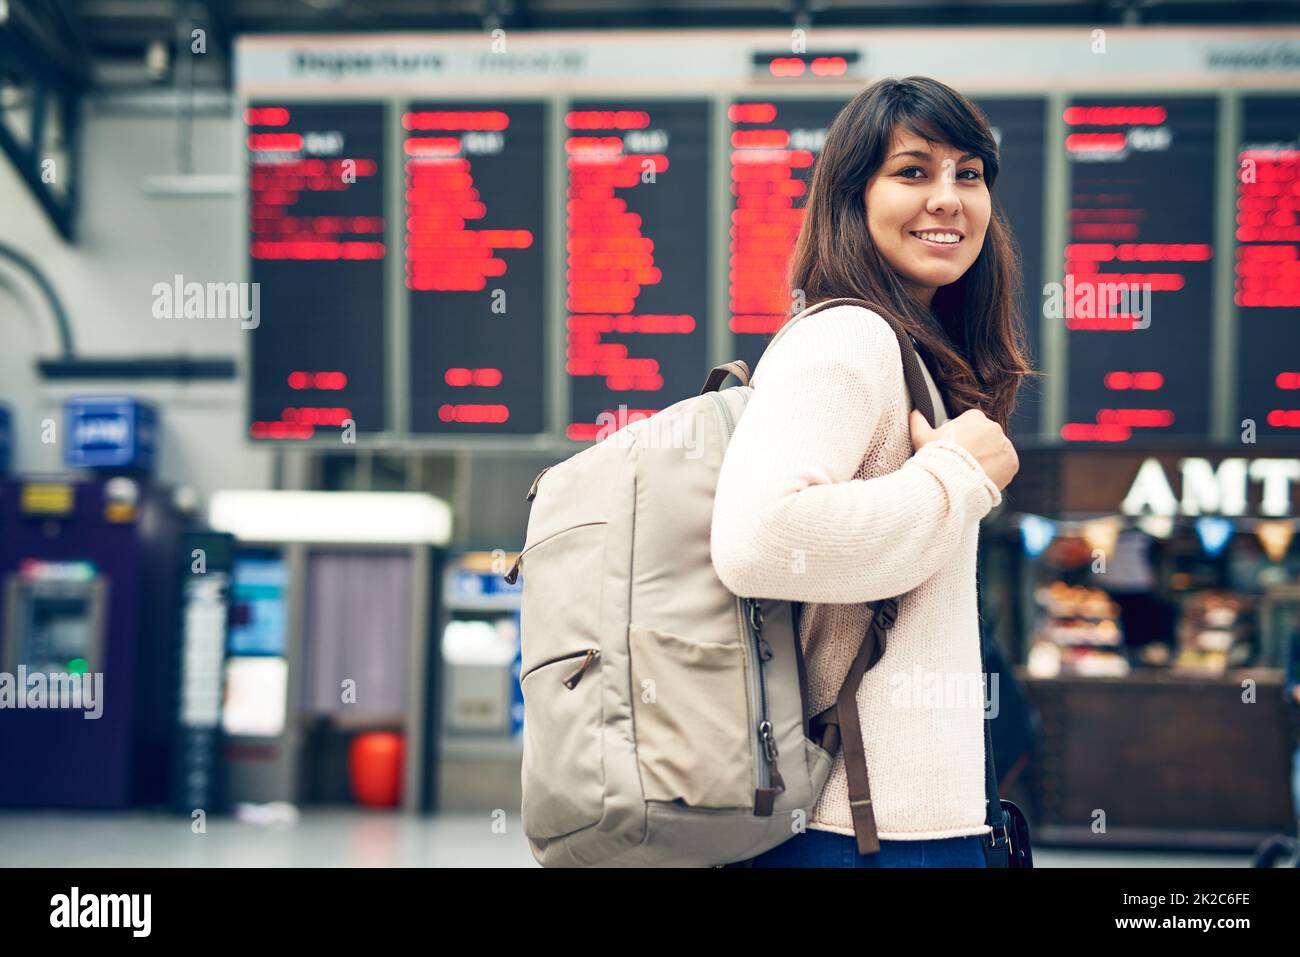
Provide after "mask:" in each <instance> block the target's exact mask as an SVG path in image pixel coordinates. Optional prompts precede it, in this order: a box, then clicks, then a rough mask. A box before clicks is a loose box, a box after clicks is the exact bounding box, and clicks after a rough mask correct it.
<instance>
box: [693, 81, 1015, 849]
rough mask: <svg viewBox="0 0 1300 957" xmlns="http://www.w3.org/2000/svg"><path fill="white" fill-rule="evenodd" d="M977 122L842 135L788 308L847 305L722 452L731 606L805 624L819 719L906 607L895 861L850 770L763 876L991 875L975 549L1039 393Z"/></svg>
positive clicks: (882, 92)
mask: <svg viewBox="0 0 1300 957" xmlns="http://www.w3.org/2000/svg"><path fill="white" fill-rule="evenodd" d="M997 173H998V150H997V145H996V144H995V142H994V140H993V136H992V134H991V132H990V131H989V127H988V122H987V120H986V119H985V117H984V115H983V113H982V112H981V111H980V110H979V108H978V107H976V106H975V105H974V104H973V103H971V102H970V101H969V100H967V99H966V98H965V97H963V96H962V95H960V94H959V93H957V92H956V91H954V90H952V89H951V88H949V87H947V86H945V85H944V84H942V83H939V82H936V81H934V80H931V79H928V78H925V77H911V78H908V79H905V80H882V81H881V82H879V83H876V84H875V85H873V86H871V87H870V88H868V89H866V90H864V91H863V92H862V93H860V94H859V95H858V96H857V97H856V98H855V99H854V100H853V101H852V102H851V103H849V104H848V105H847V106H846V107H845V108H844V109H843V110H842V111H841V112H840V114H839V115H838V116H837V117H836V119H835V122H834V123H833V124H832V125H831V128H830V131H829V132H828V134H827V137H826V143H825V147H824V148H823V150H822V153H821V156H820V157H819V158H818V161H817V166H816V169H815V171H814V174H813V178H812V184H811V187H810V190H809V194H808V200H807V203H806V205H805V215H804V221H803V226H802V229H801V232H800V234H799V239H798V242H797V244H796V247H795V251H794V256H793V258H792V260H791V265H790V271H789V275H788V277H787V279H788V283H789V286H790V290H791V295H792V299H794V300H795V301H797V302H801V303H804V302H806V303H807V304H808V305H813V304H816V303H818V302H821V301H823V300H826V299H834V298H840V297H854V298H860V299H865V300H867V301H869V302H871V303H872V304H873V305H875V306H876V307H877V308H876V309H875V310H868V309H864V308H862V307H859V306H850V305H846V306H833V307H829V308H826V309H824V310H822V311H821V312H818V313H816V314H814V315H811V316H807V317H804V318H802V319H800V320H799V321H798V322H796V323H795V324H794V325H793V326H792V327H791V328H789V329H788V330H785V331H784V333H783V334H782V335H781V339H780V341H779V342H776V343H774V344H773V345H772V348H771V349H770V350H769V351H768V353H767V354H766V355H765V356H764V358H763V361H762V362H760V364H759V366H758V368H757V370H756V371H755V375H754V378H753V383H752V384H753V386H754V394H753V396H752V397H751V399H750V402H749V406H748V408H747V409H746V411H745V414H744V416H743V417H742V418H741V420H740V423H739V424H738V426H737V428H736V431H735V434H734V437H733V438H732V441H731V444H730V446H729V447H728V450H727V456H726V460H725V462H724V464H723V467H722V472H721V475H720V477H719V482H718V487H717V497H716V500H715V511H714V518H713V528H712V542H711V546H712V552H713V562H714V567H715V569H716V570H717V573H718V575H719V577H720V578H721V580H722V582H723V583H724V584H725V585H726V586H727V587H728V588H730V589H731V590H732V591H733V592H735V593H736V594H739V595H747V596H752V597H762V598H779V599H786V600H791V601H800V602H803V603H804V604H803V606H802V608H803V610H802V614H801V617H800V627H801V636H802V639H803V647H804V655H805V660H806V663H807V675H808V690H809V698H810V701H809V703H808V704H809V708H810V711H809V714H810V715H812V714H817V713H818V712H821V711H822V710H824V709H825V708H827V707H829V706H830V705H832V704H834V701H835V697H836V694H837V692H838V691H839V688H840V685H841V684H842V683H843V680H844V678H845V676H846V675H847V673H848V670H849V666H850V664H851V663H852V661H853V658H854V656H855V655H856V653H857V651H858V648H859V646H860V644H861V642H862V640H863V636H864V635H865V634H866V630H867V624H868V622H869V618H870V612H869V611H868V609H867V607H866V605H865V603H866V602H870V601H874V600H877V599H882V598H890V597H894V596H901V598H900V601H899V606H898V611H897V619H896V624H895V625H894V627H893V629H892V630H890V631H889V633H888V639H887V642H886V650H885V653H884V655H883V656H882V657H881V659H880V660H879V662H878V663H877V664H876V665H875V667H873V668H872V669H871V670H869V671H868V672H867V673H866V675H865V676H864V677H863V679H862V683H861V685H860V686H859V688H858V691H857V704H858V710H859V714H860V717H861V726H862V735H863V739H864V741H863V744H864V747H865V751H866V756H867V768H868V770H869V773H870V778H871V798H872V803H873V809H874V812H875V819H876V826H877V835H878V837H879V840H880V851H879V853H876V854H867V855H861V854H858V852H857V845H856V842H855V840H854V837H853V833H854V832H853V822H852V818H851V816H850V809H849V797H848V785H847V778H846V775H845V766H844V757H843V752H842V750H841V751H840V753H839V754H837V755H836V756H835V761H834V763H833V765H832V768H831V773H830V777H829V779H828V780H827V783H826V786H825V788H824V789H823V791H822V793H821V796H820V799H819V800H818V802H817V804H816V806H815V807H814V809H813V811H812V813H811V815H810V817H809V820H808V822H807V826H806V829H805V830H803V832H802V833H797V834H796V835H795V836H794V837H792V838H791V839H790V840H788V841H786V842H785V843H784V844H782V845H780V846H779V847H777V848H775V849H773V850H771V851H769V852H767V853H766V854H762V855H760V856H758V857H756V858H754V859H753V861H752V864H753V865H754V866H760V867H762V866H777V867H780V866H846V867H889V866H967V867H982V866H983V864H984V857H983V852H982V849H981V843H980V839H981V837H982V836H983V835H985V834H987V833H988V830H989V828H988V826H987V825H986V824H985V823H984V821H985V807H984V804H985V798H984V727H983V724H982V721H983V707H982V701H981V700H976V699H977V697H978V696H970V695H962V696H955V697H956V699H958V700H954V696H952V695H941V696H939V698H940V700H935V698H936V695H935V694H934V693H933V690H932V689H933V688H934V687H936V686H937V687H941V688H945V687H946V688H950V687H953V682H952V681H949V680H947V679H954V678H955V679H960V681H961V682H962V683H964V684H965V685H966V686H969V685H970V684H971V681H972V679H974V680H979V679H980V677H981V675H980V647H979V642H980V623H979V616H978V612H977V608H976V591H975V584H976V582H975V574H976V561H975V560H976V543H977V539H978V533H979V523H980V520H981V519H982V518H983V517H984V516H985V515H986V514H988V512H989V511H990V510H991V509H993V508H994V507H995V506H997V505H998V504H999V502H1000V501H1001V499H1002V494H1001V490H1002V489H1003V488H1005V487H1006V485H1007V483H1009V482H1010V481H1011V479H1012V477H1013V476H1014V475H1015V473H1016V470H1017V468H1018V467H1019V462H1018V460H1017V457H1016V452H1015V449H1014V448H1013V446H1012V444H1011V442H1010V441H1009V439H1008V438H1007V435H1006V429H1007V421H1008V418H1009V416H1010V414H1011V411H1012V408H1013V406H1014V403H1015V395H1016V390H1017V388H1018V386H1019V384H1020V381H1021V379H1022V378H1023V377H1025V376H1026V375H1031V374H1033V373H1032V371H1031V369H1030V367H1029V364H1028V362H1027V361H1026V358H1025V348H1024V344H1023V343H1024V336H1023V325H1022V321H1021V318H1020V316H1019V310H1018V308H1017V302H1018V299H1019V295H1020V289H1019V273H1018V265H1017V263H1016V257H1015V252H1014V247H1013V245H1012V241H1011V234H1010V229H1009V227H1008V226H1007V223H1006V220H1005V218H1004V217H1003V215H1002V213H1001V210H1000V208H999V207H998V205H997V204H996V202H995V200H994V195H993V193H992V189H993V184H994V181H995V179H996V178H997ZM881 315H889V316H891V317H892V318H893V319H895V320H896V321H897V322H898V323H900V324H901V325H902V326H903V328H904V329H905V330H906V331H907V332H908V333H909V334H910V335H911V337H912V339H913V341H914V342H915V343H916V346H917V351H918V353H919V354H920V356H921V359H922V366H923V371H924V373H925V376H926V379H927V384H928V385H929V388H930V392H931V396H932V397H933V398H935V399H941V400H942V401H935V402H934V406H935V414H936V417H937V419H938V420H939V423H940V427H939V428H937V429H932V428H930V427H929V425H928V424H927V423H926V422H925V420H924V419H923V417H922V416H921V415H920V413H918V412H911V411H910V407H909V401H908V394H907V390H906V386H905V384H904V378H903V367H902V360H901V356H900V351H899V343H898V339H897V338H896V336H895V334H894V332H893V331H892V330H891V329H890V327H889V326H888V325H887V324H886V323H885V321H884V320H883V319H882V318H881Z"/></svg>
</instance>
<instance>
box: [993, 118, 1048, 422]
mask: <svg viewBox="0 0 1300 957" xmlns="http://www.w3.org/2000/svg"><path fill="white" fill-rule="evenodd" d="M979 106H980V108H981V109H983V110H984V114H985V116H987V117H988V121H989V126H990V127H992V130H993V138H994V140H996V141H997V144H998V157H999V163H1000V168H999V170H998V178H997V182H995V183H994V184H993V195H994V197H995V198H996V199H997V201H998V202H1000V203H1001V204H1002V211H1003V213H1004V214H1005V215H1006V218H1007V222H1008V223H1009V224H1010V225H1011V232H1012V238H1013V239H1014V241H1015V244H1016V247H1017V250H1018V253H1019V255H1020V260H1021V274H1022V279H1023V287H1022V293H1021V307H1020V308H1021V315H1022V316H1023V317H1024V322H1025V330H1026V333H1027V341H1028V346H1029V358H1030V361H1031V363H1032V364H1033V367H1034V369H1035V370H1037V371H1040V372H1041V371H1043V370H1042V351H1041V349H1040V343H1039V339H1040V335H1039V328H1040V325H1041V322H1042V308H1043V298H1042V290H1043V209H1044V207H1045V205H1046V203H1045V200H1044V196H1043V170H1044V165H1045V164H1044V160H1045V151H1046V143H1045V137H1046V135H1047V130H1046V113H1045V110H1046V108H1047V104H1046V102H1045V101H1044V100H1042V99H1034V98H1024V99H1007V100H998V99H987V100H980V101H979ZM1042 394H1043V380H1042V379H1037V378H1029V379H1025V380H1024V384H1023V385H1022V386H1021V388H1020V393H1019V396H1018V400H1017V403H1016V411H1015V413H1014V414H1013V416H1012V419H1011V428H1010V435H1011V437H1012V439H1013V440H1014V439H1019V438H1022V437H1027V436H1038V435H1039V434H1040V433H1041V425H1040V421H1039V417H1040V415H1041V412H1042Z"/></svg>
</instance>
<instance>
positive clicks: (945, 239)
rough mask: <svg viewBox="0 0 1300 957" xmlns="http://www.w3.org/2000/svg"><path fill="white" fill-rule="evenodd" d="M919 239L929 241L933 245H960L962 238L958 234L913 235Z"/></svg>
mask: <svg viewBox="0 0 1300 957" xmlns="http://www.w3.org/2000/svg"><path fill="white" fill-rule="evenodd" d="M912 235H913V236H915V237H916V238H917V239H927V240H929V241H930V242H932V243H959V242H961V236H960V235H959V234H957V233H912Z"/></svg>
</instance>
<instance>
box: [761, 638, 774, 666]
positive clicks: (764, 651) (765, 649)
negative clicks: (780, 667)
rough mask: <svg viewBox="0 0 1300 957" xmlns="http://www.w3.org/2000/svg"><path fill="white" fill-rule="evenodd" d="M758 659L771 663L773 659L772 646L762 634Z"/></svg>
mask: <svg viewBox="0 0 1300 957" xmlns="http://www.w3.org/2000/svg"><path fill="white" fill-rule="evenodd" d="M758 657H759V659H760V660H761V661H771V660H772V658H773V652H772V646H771V645H769V644H768V643H767V639H766V638H764V637H763V636H762V635H761V634H760V635H759V636H758Z"/></svg>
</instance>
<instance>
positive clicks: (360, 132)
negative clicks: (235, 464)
mask: <svg viewBox="0 0 1300 957" xmlns="http://www.w3.org/2000/svg"><path fill="white" fill-rule="evenodd" d="M244 122H245V126H246V133H245V136H246V147H247V156H248V197H249V244H248V250H249V257H250V264H249V280H250V283H251V285H250V287H249V293H250V294H249V295H248V296H246V297H244V298H245V302H246V303H249V304H256V307H257V308H256V313H257V315H256V317H255V318H250V319H248V320H247V321H246V322H242V323H241V325H243V326H244V328H245V329H247V331H248V336H249V343H250V345H249V361H250V366H251V376H250V378H251V397H250V403H249V408H250V417H251V421H250V423H249V435H250V436H251V437H252V438H255V439H285V440H292V439H299V440H300V439H310V438H313V437H315V436H319V435H322V434H325V435H328V434H330V433H338V432H339V430H340V429H341V428H345V427H348V424H349V423H352V424H353V427H354V429H355V431H356V432H380V431H383V429H384V427H385V418H384V342H385V339H384V315H385V304H384V256H385V254H386V250H385V247H384V185H383V184H384V107H383V106H382V105H380V104H368V103H347V104H343V103H328V104H327V103H312V104H302V103H254V104H251V105H250V106H249V107H248V109H247V110H246V111H245V113H244ZM210 298H211V297H210ZM248 313H249V314H250V315H251V313H252V310H248Z"/></svg>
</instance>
